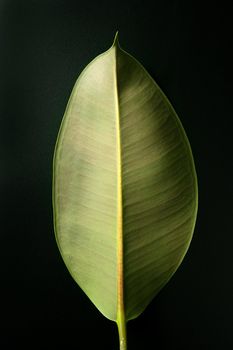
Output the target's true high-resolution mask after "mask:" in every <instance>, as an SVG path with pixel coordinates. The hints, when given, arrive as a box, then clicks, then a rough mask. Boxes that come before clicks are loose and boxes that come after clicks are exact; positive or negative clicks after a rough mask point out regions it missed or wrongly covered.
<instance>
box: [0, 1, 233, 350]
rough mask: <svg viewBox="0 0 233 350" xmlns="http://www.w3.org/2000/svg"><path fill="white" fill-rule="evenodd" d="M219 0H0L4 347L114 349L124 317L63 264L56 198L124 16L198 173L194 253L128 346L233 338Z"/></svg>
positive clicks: (228, 64)
mask: <svg viewBox="0 0 233 350" xmlns="http://www.w3.org/2000/svg"><path fill="white" fill-rule="evenodd" d="M207 3H208V2H207ZM209 4H210V6H209V7H205V8H204V7H202V6H199V5H198V2H197V1H164V0H163V1H162V0H161V1H155V0H154V1H153V5H151V4H150V3H149V2H146V1H134V2H133V1H125V2H123V1H122V2H117V1H116V2H113V1H109V2H107V1H106V2H101V1H96V2H94V1H93V2H91V1H82V2H80V1H77V0H76V1H72V0H57V1H51V0H46V1H42V0H24V1H23V0H22V1H20V0H18V1H15V0H5V1H4V0H1V2H0V118H1V124H0V125H1V127H0V132H1V137H0V142H1V144H0V156H1V157H0V159H1V164H2V165H1V166H0V169H1V170H0V186H1V200H0V204H1V207H0V211H1V232H0V259H1V261H0V291H1V295H0V303H1V305H0V320H1V323H2V325H1V328H0V332H1V335H0V347H2V346H1V345H4V346H3V347H2V349H8V348H10V347H11V345H13V344H14V345H17V346H19V345H21V344H22V345H24V346H28V347H30V348H31V349H34V348H37V346H38V347H40V348H44V347H46V346H47V345H48V344H49V345H50V347H51V348H56V347H57V346H58V345H63V348H64V349H71V348H74V349H84V348H85V349H93V348H94V347H97V348H99V349H103V350H104V349H110V348H111V349H118V335H117V329H116V326H115V324H114V323H113V322H110V321H109V320H107V319H105V318H104V317H103V316H102V315H101V314H100V313H99V312H98V311H97V309H96V308H95V307H94V306H93V305H92V303H91V302H90V301H89V300H88V298H87V297H86V296H85V295H84V293H83V292H82V291H81V290H80V289H79V287H78V286H77V285H76V283H75V282H74V281H73V280H72V278H71V277H70V275H69V274H68V272H67V270H66V267H65V265H64V263H63V261H62V259H61V256H60V254H59V251H58V248H57V246H56V242H55V238H54V233H53V221H52V206H51V177H52V157H53V150H54V145H55V140H56V136H57V133H58V129H59V125H60V122H61V118H62V116H63V113H64V109H65V106H66V103H67V100H68V98H69V95H70V93H71V89H72V87H73V85H74V82H75V80H76V78H77V77H78V75H79V74H80V72H81V71H82V70H83V68H84V67H85V66H86V65H87V64H88V63H89V62H90V60H92V59H93V58H94V57H96V56H97V55H98V54H100V53H102V52H103V51H105V50H106V49H108V48H109V47H110V46H111V44H112V41H113V38H114V34H115V31H116V30H119V37H120V43H121V46H122V47H123V48H124V49H125V50H127V51H128V52H129V53H131V54H132V55H134V56H135V57H136V58H137V59H138V60H139V61H140V62H141V63H142V64H143V65H144V66H145V68H146V69H147V70H148V71H149V73H150V74H151V75H152V76H153V77H154V79H155V80H156V81H157V82H158V84H159V85H160V87H161V88H162V89H163V91H164V92H165V94H166V95H167V96H168V98H169V99H170V101H171V102H172V104H173V106H174V108H175V110H176V111H177V113H178V115H179V116H180V119H181V121H182V123H183V125H184V128H185V130H186V132H187V135H188V137H189V140H190V143H191V145H192V149H193V154H194V159H195V163H196V169H197V174H198V179H199V213H198V219H197V225H196V229H195V234H194V238H193V241H192V244H191V246H190V249H189V251H188V254H187V255H186V258H185V260H184V261H183V264H182V265H181V267H180V268H179V270H178V271H177V273H176V274H175V276H174V277H173V278H172V280H171V281H170V282H169V284H168V285H167V286H166V287H165V288H164V289H163V290H162V292H161V293H160V294H159V295H158V296H157V297H156V299H154V301H153V302H152V303H151V304H150V306H149V307H148V308H147V309H146V311H145V312H144V313H143V314H142V315H141V316H140V317H139V318H138V319H136V320H134V321H131V322H129V324H128V342H129V349H134V350H137V349H138V350H142V349H163V350H166V349H187V350H189V349H190V350H191V349H202V348H203V349H230V348H233V335H232V332H233V327H232V322H233V300H232V298H233V280H232V279H233V257H232V246H233V232H232V219H233V210H232V209H233V206H232V199H233V186H232V179H233V171H232V143H233V142H232V123H231V122H232V110H233V109H232V101H233V95H232V92H233V90H232V56H231V50H232V33H233V30H232V29H233V28H232V27H233V25H232V22H233V21H232V18H233V13H232V5H231V1H229V2H216V5H215V4H214V3H213V2H209ZM83 344H84V345H83Z"/></svg>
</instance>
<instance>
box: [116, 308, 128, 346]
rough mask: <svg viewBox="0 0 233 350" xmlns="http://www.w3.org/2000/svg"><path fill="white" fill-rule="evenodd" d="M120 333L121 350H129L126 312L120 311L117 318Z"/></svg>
mask: <svg viewBox="0 0 233 350" xmlns="http://www.w3.org/2000/svg"><path fill="white" fill-rule="evenodd" d="M117 327H118V334H119V343H120V350H127V334H126V321H125V315H124V312H120V313H119V317H118V320H117Z"/></svg>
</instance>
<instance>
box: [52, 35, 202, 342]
mask: <svg viewBox="0 0 233 350" xmlns="http://www.w3.org/2000/svg"><path fill="white" fill-rule="evenodd" d="M53 207H54V224H55V232H56V240H57V244H58V246H59V249H60V252H61V254H62V257H63V259H64V262H65V264H66V266H67V268H68V270H69V271H70V273H71V275H72V276H73V278H74V280H75V281H76V282H77V283H78V284H79V286H80V287H81V288H82V289H83V291H84V292H85V293H86V294H87V295H88V297H89V298H90V299H91V301H92V302H93V303H94V304H95V306H96V307H97V308H98V309H99V310H100V311H101V312H102V313H103V315H105V316H106V317H107V318H109V319H111V320H114V321H116V322H117V323H118V328H119V332H120V337H121V340H122V339H123V338H125V337H126V334H125V322H126V321H128V320H130V319H133V318H135V317H137V316H138V315H139V314H140V313H141V312H142V311H143V310H144V309H145V307H146V306H147V305H148V304H149V302H150V301H151V300H152V299H153V298H154V296H155V295H156V294H157V293H158V292H159V291H160V289H161V288H162V287H163V286H164V285H165V284H166V283H167V281H168V280H169V279H170V278H171V276H172V275H173V274H174V272H175V271H176V269H177V268H178V266H179V265H180V263H181V261H182V259H183V257H184V255H185V253H186V251H187V249H188V246H189V244H190V240H191V238H192V234H193V230H194V225H195V220H196V214H197V180H196V173H195V167H194V162H193V157H192V153H191V149H190V145H189V142H188V139H187V137H186V135H185V132H184V129H183V127H182V125H181V123H180V121H179V119H178V117H177V115H176V113H175V111H174V109H173V108H172V106H171V104H170V103H169V101H168V100H167V98H166V97H165V95H164V94H163V92H162V91H161V90H160V88H159V87H158V85H157V84H156V83H155V82H154V81H153V79H152V78H151V77H150V75H149V74H148V73H147V72H146V70H145V69H144V68H143V67H142V65H141V64H140V63H138V62H137V61H136V60H135V59H134V58H133V57H132V56H130V55H129V54H128V53H126V52H125V51H124V50H122V49H121V48H120V46H119V44H118V40H117V36H116V38H115V40H114V44H113V45H112V47H111V48H110V49H109V50H108V51H106V52H104V53H103V54H102V55H100V56H98V57H97V58H95V59H94V60H93V61H92V62H91V63H90V64H89V65H88V66H87V67H86V68H85V70H84V71H83V72H82V74H81V75H80V77H79V79H78V80H77V82H76V84H75V86H74V88H73V91H72V94H71V97H70V100H69V103H68V105H67V108H66V111H65V115H64V118H63V121H62V125H61V128H60V131H59V135H58V139H57V144H56V148H55V155H54V177H53ZM122 342H124V339H123V340H122ZM125 346H126V345H125ZM123 348H124V347H123V345H122V349H123Z"/></svg>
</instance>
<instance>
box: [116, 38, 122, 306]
mask: <svg viewBox="0 0 233 350" xmlns="http://www.w3.org/2000/svg"><path fill="white" fill-rule="evenodd" d="M114 51H115V52H114V54H115V72H114V85H115V107H116V143H117V150H116V151H117V279H118V280H117V308H118V310H117V312H118V313H119V312H122V309H123V230H122V229H123V227H122V173H121V167H122V164H121V132H120V111H119V100H118V98H119V97H118V86H117V57H116V56H117V46H116V44H115V45H114Z"/></svg>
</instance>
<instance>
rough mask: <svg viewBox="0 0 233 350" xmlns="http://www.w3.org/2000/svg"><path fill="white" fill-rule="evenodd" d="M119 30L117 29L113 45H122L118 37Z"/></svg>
mask: <svg viewBox="0 0 233 350" xmlns="http://www.w3.org/2000/svg"><path fill="white" fill-rule="evenodd" d="M118 33H119V32H118V30H117V31H116V34H115V37H114V40H113V45H112V46H118V47H119V46H120V45H119V39H118Z"/></svg>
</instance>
